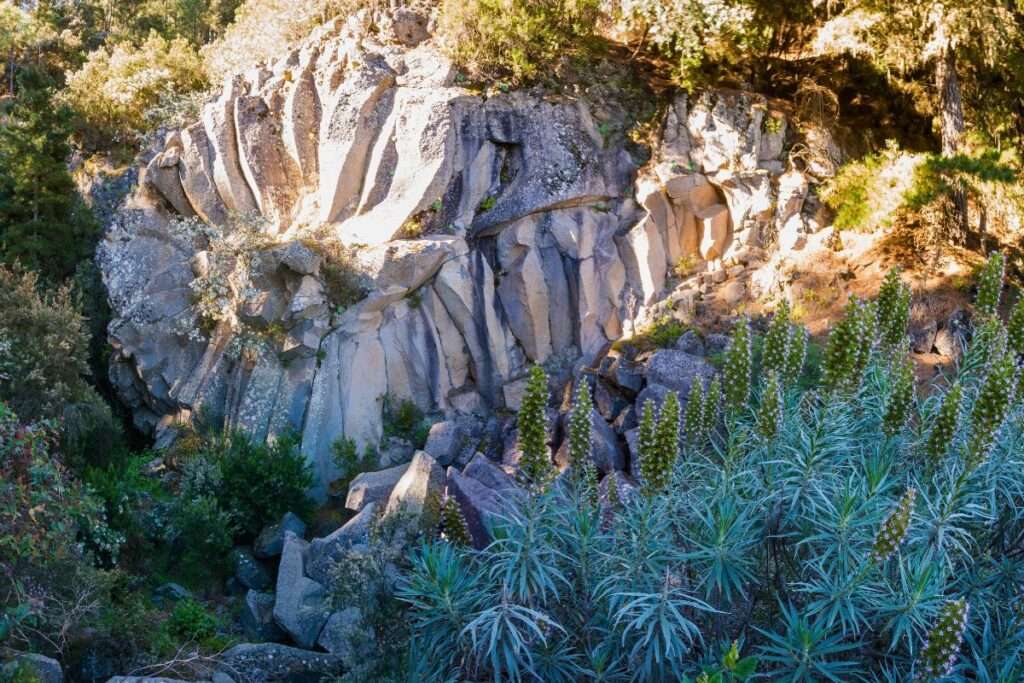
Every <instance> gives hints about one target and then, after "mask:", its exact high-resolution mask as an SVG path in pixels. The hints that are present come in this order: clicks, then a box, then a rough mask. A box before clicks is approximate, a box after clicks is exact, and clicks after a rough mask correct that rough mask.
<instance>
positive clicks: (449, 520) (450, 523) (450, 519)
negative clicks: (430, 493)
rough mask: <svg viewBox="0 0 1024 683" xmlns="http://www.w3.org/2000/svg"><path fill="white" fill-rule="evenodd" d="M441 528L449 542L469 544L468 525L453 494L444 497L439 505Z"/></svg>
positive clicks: (470, 542)
mask: <svg viewBox="0 0 1024 683" xmlns="http://www.w3.org/2000/svg"><path fill="white" fill-rule="evenodd" d="M441 530H442V531H444V536H445V538H446V539H448V542H449V543H452V544H453V545H460V546H470V545H472V544H473V540H472V538H471V537H470V535H469V525H468V524H466V518H465V517H464V516H463V514H462V507H461V506H460V505H459V501H457V500H455V496H451V495H450V496H448V497H447V498H445V501H444V505H442V506H441Z"/></svg>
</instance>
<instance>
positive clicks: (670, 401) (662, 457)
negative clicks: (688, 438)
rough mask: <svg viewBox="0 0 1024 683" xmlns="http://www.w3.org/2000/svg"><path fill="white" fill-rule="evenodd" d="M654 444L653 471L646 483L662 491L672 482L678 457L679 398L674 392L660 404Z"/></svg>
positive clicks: (669, 393)
mask: <svg viewBox="0 0 1024 683" xmlns="http://www.w3.org/2000/svg"><path fill="white" fill-rule="evenodd" d="M655 442H656V443H657V449H656V456H655V459H654V463H655V469H654V471H653V473H652V474H653V476H652V478H651V479H650V480H649V482H648V483H649V484H650V485H651V486H653V487H654V488H655V489H656V490H658V491H663V490H665V489H666V488H667V487H668V484H669V482H670V481H671V480H672V469H673V468H674V467H675V464H676V459H677V458H678V457H679V397H678V396H676V392H674V391H670V392H668V394H667V395H666V396H665V400H664V401H663V402H662V404H661V411H660V414H659V415H658V426H657V427H656V429H655Z"/></svg>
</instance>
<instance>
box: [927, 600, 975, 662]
mask: <svg viewBox="0 0 1024 683" xmlns="http://www.w3.org/2000/svg"><path fill="white" fill-rule="evenodd" d="M970 611H971V610H970V605H969V604H968V603H967V600H965V599H964V598H959V599H957V600H950V601H949V602H947V603H946V604H945V605H944V606H943V607H942V611H940V612H939V619H938V621H937V622H936V623H935V626H934V627H933V628H932V630H931V631H929V632H928V640H927V642H926V643H925V646H924V648H923V649H922V650H921V657H920V663H919V667H920V668H919V669H918V678H919V679H920V680H925V681H932V680H935V679H938V678H943V677H945V676H948V675H949V674H951V673H952V672H953V665H954V664H956V657H957V654H959V652H960V645H961V644H962V643H963V640H964V631H966V630H967V619H968V617H969V615H970Z"/></svg>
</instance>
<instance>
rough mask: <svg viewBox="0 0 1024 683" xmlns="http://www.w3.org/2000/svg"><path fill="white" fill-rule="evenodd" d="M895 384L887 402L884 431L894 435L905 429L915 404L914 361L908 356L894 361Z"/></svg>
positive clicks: (886, 433) (890, 435) (883, 423)
mask: <svg viewBox="0 0 1024 683" xmlns="http://www.w3.org/2000/svg"><path fill="white" fill-rule="evenodd" d="M893 364H894V366H895V369H894V370H893V372H892V376H893V385H892V391H890V392H889V399H888V400H887V401H886V404H885V414H884V415H883V417H882V431H883V432H885V435H886V436H888V437H890V438H891V437H894V436H896V435H897V434H899V433H900V432H901V431H903V428H904V427H905V426H906V424H907V420H908V419H909V418H910V411H911V409H912V408H913V406H914V363H913V361H911V360H910V358H908V357H904V358H902V359H900V360H896V361H894V363H893Z"/></svg>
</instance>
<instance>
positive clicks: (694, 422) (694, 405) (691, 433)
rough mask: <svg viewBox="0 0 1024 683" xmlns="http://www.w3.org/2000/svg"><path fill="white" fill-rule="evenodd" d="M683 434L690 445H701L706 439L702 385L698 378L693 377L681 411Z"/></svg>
mask: <svg viewBox="0 0 1024 683" xmlns="http://www.w3.org/2000/svg"><path fill="white" fill-rule="evenodd" d="M683 432H684V433H685V434H686V439H687V441H689V442H690V443H691V444H699V443H702V442H703V441H704V439H705V438H707V432H706V431H704V384H703V383H702V382H701V380H700V378H699V377H695V378H694V380H693V384H692V385H690V395H689V396H688V397H687V399H686V410H685V411H683Z"/></svg>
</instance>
